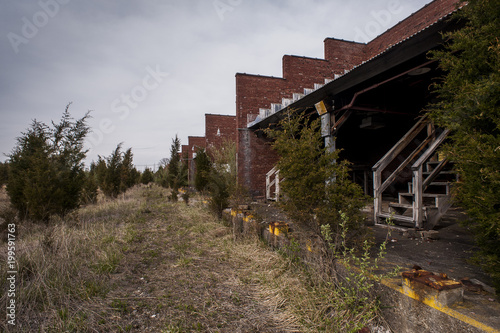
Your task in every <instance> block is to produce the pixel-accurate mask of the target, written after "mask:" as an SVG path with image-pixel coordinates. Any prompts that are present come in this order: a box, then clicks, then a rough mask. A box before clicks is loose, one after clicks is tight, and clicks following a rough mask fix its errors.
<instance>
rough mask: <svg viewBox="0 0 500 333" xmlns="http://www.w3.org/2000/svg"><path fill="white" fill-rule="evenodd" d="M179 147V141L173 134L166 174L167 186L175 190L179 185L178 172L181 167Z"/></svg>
mask: <svg viewBox="0 0 500 333" xmlns="http://www.w3.org/2000/svg"><path fill="white" fill-rule="evenodd" d="M180 149H181V141H180V140H179V138H178V137H177V135H176V136H175V139H172V145H171V146H170V160H169V163H168V175H167V183H168V186H169V187H170V188H171V189H173V190H175V191H177V190H178V189H179V187H180V184H179V174H180V168H181V158H180V156H179V151H180Z"/></svg>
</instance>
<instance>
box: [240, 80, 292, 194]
mask: <svg viewBox="0 0 500 333" xmlns="http://www.w3.org/2000/svg"><path fill="white" fill-rule="evenodd" d="M286 91H287V82H286V80H285V79H283V78H276V77H269V76H259V75H249V74H240V73H238V74H236V125H237V128H238V133H237V141H236V149H237V155H238V160H237V164H238V182H239V184H241V185H243V186H245V187H246V188H247V189H248V190H249V191H250V193H251V194H252V195H255V196H259V195H262V194H263V193H264V191H263V188H262V187H263V186H264V187H265V181H264V185H262V182H261V180H262V172H263V171H262V170H260V169H262V168H263V167H265V165H266V164H270V163H275V162H276V161H277V158H276V156H275V154H274V152H273V151H272V150H271V149H270V148H269V147H268V146H267V145H265V144H264V143H263V142H262V140H258V138H257V135H256V133H255V132H253V131H249V130H247V129H246V128H247V124H248V122H249V118H248V116H252V115H253V117H255V116H256V115H258V113H259V108H269V107H270V105H271V103H276V102H279V101H281V98H282V97H288V94H287V92H286ZM256 156H258V157H259V160H260V162H262V160H265V161H266V163H265V165H264V166H262V165H258V164H257V163H258V160H257V159H255V157H256ZM271 168H272V166H271V167H270V168H269V169H268V170H267V171H269V170H270V169H271ZM267 171H265V172H264V173H263V174H264V177H265V174H266V172H267ZM264 179H265V178H264ZM264 190H265V189H264Z"/></svg>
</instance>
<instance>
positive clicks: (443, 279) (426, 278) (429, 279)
mask: <svg viewBox="0 0 500 333" xmlns="http://www.w3.org/2000/svg"><path fill="white" fill-rule="evenodd" d="M402 275H403V278H406V279H408V280H410V281H414V282H418V283H421V284H423V285H426V286H428V287H431V288H433V289H435V290H439V291H441V290H450V289H456V288H461V287H462V284H461V283H460V282H457V281H455V280H451V279H449V278H448V276H447V275H446V274H444V273H441V274H439V275H436V274H434V273H432V272H429V271H426V270H423V269H412V270H411V271H407V272H403V273H402Z"/></svg>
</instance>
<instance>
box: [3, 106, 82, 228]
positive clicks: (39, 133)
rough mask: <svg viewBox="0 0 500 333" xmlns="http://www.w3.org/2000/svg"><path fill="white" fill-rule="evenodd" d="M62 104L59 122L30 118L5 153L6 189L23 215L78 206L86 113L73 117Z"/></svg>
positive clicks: (46, 216) (42, 215) (43, 215)
mask: <svg viewBox="0 0 500 333" xmlns="http://www.w3.org/2000/svg"><path fill="white" fill-rule="evenodd" d="M69 106H70V104H68V105H67V106H66V110H65V111H64V113H63V115H62V117H61V120H60V123H59V124H55V123H54V122H52V125H53V127H52V128H51V127H49V126H47V125H46V124H44V123H43V122H39V121H37V120H33V122H32V124H31V126H30V127H29V128H28V130H27V132H25V133H22V136H21V137H19V138H17V145H16V147H15V148H14V149H13V151H12V152H11V154H10V155H8V156H9V159H10V161H9V165H10V168H9V169H10V170H9V184H8V186H7V191H8V193H9V197H10V199H11V202H12V205H13V207H14V208H15V209H16V210H17V211H18V212H19V214H20V215H21V217H23V218H31V219H35V220H43V221H47V220H48V219H49V217H50V215H53V214H58V215H64V214H66V213H67V212H69V211H70V210H72V209H75V208H77V207H78V205H79V203H80V196H81V192H82V187H83V185H84V181H85V174H84V170H83V162H82V161H83V159H84V158H85V155H86V151H85V150H84V149H83V141H84V139H85V136H86V135H87V133H88V132H89V129H90V128H89V127H88V126H87V124H86V121H87V119H88V118H89V117H90V114H89V113H86V114H85V116H84V117H82V118H81V119H78V120H76V121H75V120H74V119H73V118H72V117H71V115H70V113H69Z"/></svg>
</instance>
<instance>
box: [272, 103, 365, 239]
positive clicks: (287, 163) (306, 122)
mask: <svg viewBox="0 0 500 333" xmlns="http://www.w3.org/2000/svg"><path fill="white" fill-rule="evenodd" d="M279 125H280V126H279V127H277V128H276V129H269V130H267V131H266V133H267V134H268V135H269V136H270V137H271V138H273V139H274V142H273V148H274V149H275V150H276V151H277V152H278V155H279V156H280V159H279V161H278V163H277V167H278V169H279V170H280V177H281V178H284V180H283V181H282V182H280V189H281V191H282V192H283V194H284V195H283V198H282V199H280V204H281V205H282V207H283V209H284V210H285V211H287V212H288V214H289V215H290V216H291V217H292V218H294V220H295V221H297V222H298V223H301V224H303V225H305V226H307V227H309V228H310V229H311V230H313V231H314V232H316V233H317V234H320V227H321V225H324V224H329V225H330V227H331V230H332V231H333V232H336V233H337V232H339V229H338V228H339V224H340V222H341V216H340V212H341V211H342V212H343V213H345V214H346V215H347V216H349V221H350V223H351V224H350V225H349V226H348V228H349V229H350V230H356V229H359V227H360V226H361V224H362V217H361V213H360V210H361V208H362V207H363V206H364V205H365V204H366V199H367V198H366V197H365V196H364V194H363V191H362V189H361V188H360V187H359V186H358V185H357V184H355V183H353V182H352V181H351V180H350V177H349V163H348V162H347V161H339V150H336V151H333V152H331V151H329V150H328V149H326V147H324V145H323V144H322V140H321V131H320V126H321V125H320V119H316V120H314V121H311V120H310V119H309V118H308V117H307V116H306V115H304V114H301V113H299V112H291V113H290V114H289V117H286V118H285V119H283V120H282V121H281V122H280V124H279Z"/></svg>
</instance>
